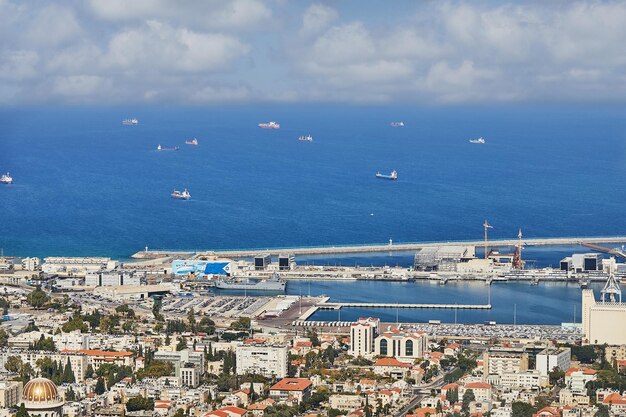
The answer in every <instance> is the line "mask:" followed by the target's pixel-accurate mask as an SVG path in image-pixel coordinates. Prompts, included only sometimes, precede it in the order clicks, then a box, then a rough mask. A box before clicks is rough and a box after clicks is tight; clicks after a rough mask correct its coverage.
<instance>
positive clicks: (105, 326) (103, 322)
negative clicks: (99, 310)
mask: <svg viewBox="0 0 626 417" xmlns="http://www.w3.org/2000/svg"><path fill="white" fill-rule="evenodd" d="M112 329H113V320H111V318H110V317H108V316H105V317H102V318H101V319H100V331H101V332H102V333H111V330H112Z"/></svg>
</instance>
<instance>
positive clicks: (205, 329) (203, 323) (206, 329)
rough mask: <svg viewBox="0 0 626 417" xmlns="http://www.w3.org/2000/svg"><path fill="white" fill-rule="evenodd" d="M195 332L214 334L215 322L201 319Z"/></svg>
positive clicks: (206, 318)
mask: <svg viewBox="0 0 626 417" xmlns="http://www.w3.org/2000/svg"><path fill="white" fill-rule="evenodd" d="M196 330H197V331H198V332H199V333H206V334H213V333H215V322H214V321H213V320H211V319H210V318H208V317H202V318H201V319H200V323H198V325H197V327H196Z"/></svg>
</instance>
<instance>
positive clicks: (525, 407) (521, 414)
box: [511, 401, 536, 417]
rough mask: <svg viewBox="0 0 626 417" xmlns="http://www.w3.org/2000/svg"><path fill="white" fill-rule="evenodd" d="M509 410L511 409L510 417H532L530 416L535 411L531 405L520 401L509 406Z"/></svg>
mask: <svg viewBox="0 0 626 417" xmlns="http://www.w3.org/2000/svg"><path fill="white" fill-rule="evenodd" d="M511 409H512V413H511V417H532V415H533V414H534V413H535V411H536V410H535V407H533V406H532V405H530V404H528V403H525V402H521V401H516V402H514V403H513V404H511Z"/></svg>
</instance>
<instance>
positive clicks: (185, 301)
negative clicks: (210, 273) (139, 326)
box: [161, 295, 271, 318]
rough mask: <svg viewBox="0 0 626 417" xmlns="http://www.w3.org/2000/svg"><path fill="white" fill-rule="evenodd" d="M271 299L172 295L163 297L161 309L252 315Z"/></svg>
mask: <svg viewBox="0 0 626 417" xmlns="http://www.w3.org/2000/svg"><path fill="white" fill-rule="evenodd" d="M270 301H271V298H268V297H243V296H242V297H238V296H220V295H210V296H195V297H186V296H174V297H166V298H164V299H163V306H162V308H161V310H162V311H163V312H164V313H170V314H174V315H176V314H181V315H183V314H187V313H188V312H189V310H191V309H192V308H193V310H194V311H195V312H196V314H199V315H207V316H218V317H232V318H237V317H240V316H245V317H248V316H252V315H254V313H255V312H256V311H257V310H259V309H261V308H262V307H263V306H264V305H265V304H267V303H268V302H270Z"/></svg>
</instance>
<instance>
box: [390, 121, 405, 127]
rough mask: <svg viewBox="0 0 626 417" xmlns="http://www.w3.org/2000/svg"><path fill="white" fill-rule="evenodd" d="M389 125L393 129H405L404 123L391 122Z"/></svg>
mask: <svg viewBox="0 0 626 417" xmlns="http://www.w3.org/2000/svg"><path fill="white" fill-rule="evenodd" d="M389 125H390V126H391V127H404V122H391V123H389Z"/></svg>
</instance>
